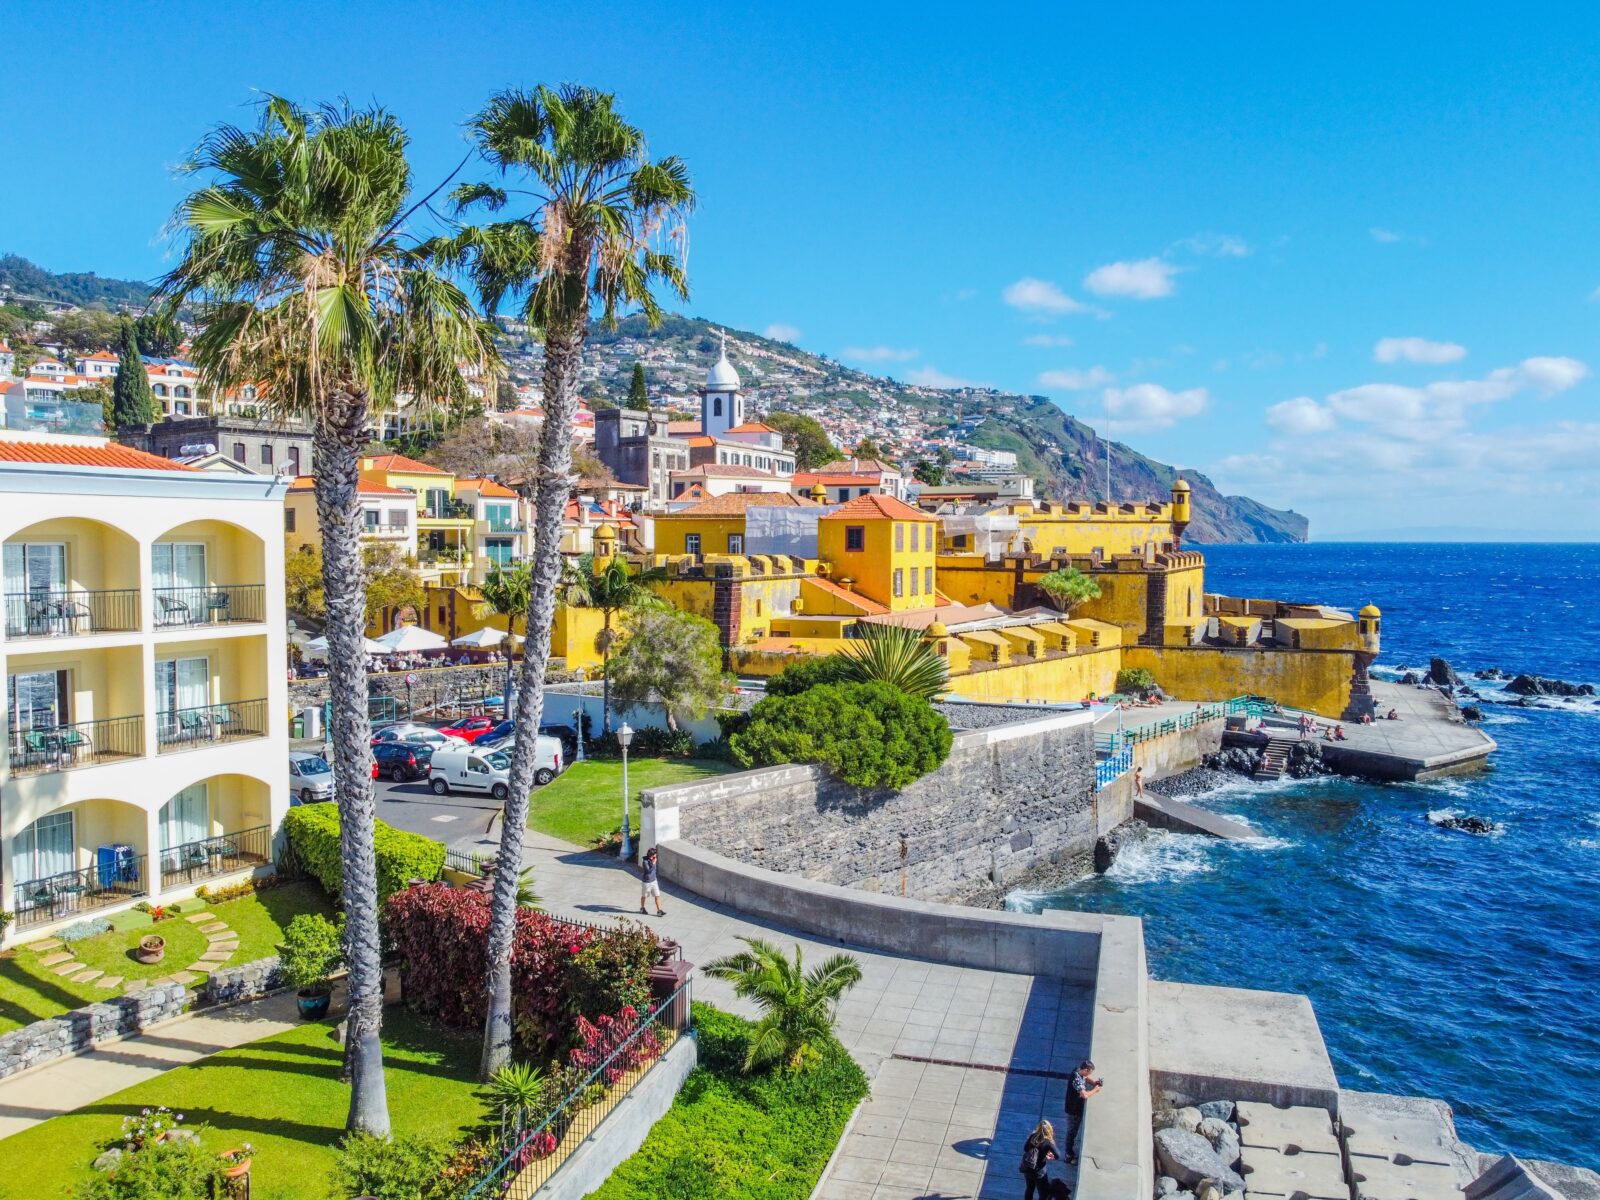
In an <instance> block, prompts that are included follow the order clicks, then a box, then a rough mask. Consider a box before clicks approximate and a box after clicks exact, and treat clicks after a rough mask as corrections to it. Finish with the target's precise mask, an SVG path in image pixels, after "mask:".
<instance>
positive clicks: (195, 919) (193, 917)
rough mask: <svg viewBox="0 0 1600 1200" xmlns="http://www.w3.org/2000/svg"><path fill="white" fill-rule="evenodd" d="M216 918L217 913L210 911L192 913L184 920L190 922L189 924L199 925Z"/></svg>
mask: <svg viewBox="0 0 1600 1200" xmlns="http://www.w3.org/2000/svg"><path fill="white" fill-rule="evenodd" d="M216 919H217V915H216V914H215V913H208V912H202V913H191V914H189V915H188V916H187V917H185V918H184V920H185V921H187V922H189V924H191V925H198V924H200V922H202V921H215V920H216Z"/></svg>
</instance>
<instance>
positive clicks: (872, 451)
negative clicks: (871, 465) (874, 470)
mask: <svg viewBox="0 0 1600 1200" xmlns="http://www.w3.org/2000/svg"><path fill="white" fill-rule="evenodd" d="M853 453H854V454H855V456H856V457H857V458H882V457H883V447H882V446H880V445H878V443H877V442H875V441H873V440H872V439H871V438H869V437H864V438H862V439H861V440H860V441H859V442H857V443H856V448H855V450H854V451H853Z"/></svg>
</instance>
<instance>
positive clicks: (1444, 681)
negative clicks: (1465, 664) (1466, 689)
mask: <svg viewBox="0 0 1600 1200" xmlns="http://www.w3.org/2000/svg"><path fill="white" fill-rule="evenodd" d="M1428 682H1429V683H1436V684H1438V685H1439V686H1440V687H1455V686H1456V684H1458V683H1460V682H1461V677H1460V676H1459V675H1457V674H1456V672H1455V668H1454V667H1452V666H1451V665H1450V664H1449V663H1448V662H1446V661H1445V660H1444V659H1442V658H1436V659H1433V660H1432V661H1431V662H1429V663H1428Z"/></svg>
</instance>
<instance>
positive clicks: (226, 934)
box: [206, 929, 239, 942]
mask: <svg viewBox="0 0 1600 1200" xmlns="http://www.w3.org/2000/svg"><path fill="white" fill-rule="evenodd" d="M238 937H239V935H238V934H237V933H235V932H234V931H233V930H231V929H224V930H223V931H222V932H221V933H208V934H206V941H208V942H231V941H237V940H238Z"/></svg>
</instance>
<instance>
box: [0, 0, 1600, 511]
mask: <svg viewBox="0 0 1600 1200" xmlns="http://www.w3.org/2000/svg"><path fill="white" fill-rule="evenodd" d="M1202 8H1203V9H1204V11H1200V10H1201V9H1202ZM6 25H7V30H8V37H7V39H6V41H7V44H8V45H9V46H11V47H12V48H13V51H14V52H20V50H21V49H22V48H24V47H27V48H30V49H32V50H37V51H39V52H40V53H41V54H45V55H47V56H48V57H49V58H50V60H51V61H56V62H65V63H70V64H75V65H73V66H71V67H70V69H68V70H67V72H66V74H65V75H64V76H61V75H53V73H52V76H53V80H54V81H53V82H51V83H50V84H49V86H42V84H43V82H44V80H45V78H46V77H45V76H44V75H41V74H38V73H35V72H32V71H30V70H27V69H23V66H22V60H21V59H20V58H15V59H14V61H13V69H12V70H9V71H7V72H5V73H4V74H3V75H0V161H4V162H6V163H7V164H9V166H10V167H11V171H10V172H9V180H10V185H9V186H7V187H5V188H3V189H0V249H10V250H14V251H16V252H19V253H22V254H24V255H27V256H28V257H30V258H33V259H35V260H36V261H38V262H40V263H43V264H45V265H47V266H50V267H52V268H54V269H57V270H69V269H87V270H97V271H100V272H102V273H105V274H115V275H126V276H133V277H150V276H153V275H155V274H157V273H159V271H160V270H161V269H162V264H163V256H164V247H163V245H162V242H161V240H160V237H159V233H160V229H161V225H162V222H163V221H164V219H165V217H166V216H167V214H168V213H169V211H170V210H171V207H172V205H173V204H174V202H175V201H176V199H177V198H178V196H179V195H180V193H181V185H180V183H179V182H178V181H176V180H175V179H174V178H173V176H172V172H171V164H173V163H175V162H177V161H178V160H179V159H180V158H181V157H182V156H183V154H184V152H185V151H186V150H187V149H188V147H189V146H190V145H191V144H192V143H193V142H194V140H195V139H196V138H197V137H198V136H199V135H200V133H202V132H203V131H204V129H205V128H206V127H207V126H208V125H209V124H210V123H212V122H215V121H218V120H222V119H245V118H246V117H247V116H248V112H247V110H246V109H244V108H243V107H242V106H244V105H246V104H247V103H248V101H249V100H250V98H251V95H252V89H264V90H275V91H280V92H283V93H285V94H287V95H290V96H293V97H295V98H297V99H301V100H308V101H311V100H318V99H323V98H332V97H336V96H338V95H341V94H345V95H348V96H350V97H351V98H353V99H355V100H357V101H365V100H368V99H375V100H379V101H381V102H383V103H385V104H387V105H389V106H390V107H391V108H393V109H394V110H395V111H396V112H398V113H399V114H400V115H401V117H402V118H404V120H405V121H406V122H407V124H408V126H409V127H410V129H411V131H412V134H413V138H414V146H415V150H414V161H415V165H416V171H417V177H418V179H419V181H421V182H426V183H428V184H429V185H430V186H431V183H432V182H433V181H434V180H435V179H437V178H438V177H440V176H442V175H443V174H445V173H446V172H448V171H449V170H450V169H451V168H452V167H454V165H455V163H456V161H457V160H458V159H459V158H460V156H461V154H462V153H463V152H464V150H465V145H464V141H463V136H462V132H461V124H462V121H463V120H464V119H465V118H466V117H467V116H468V115H469V114H470V113H471V112H472V111H473V110H474V109H475V108H476V107H477V106H478V105H479V104H480V103H481V101H482V100H483V98H484V97H485V96H486V95H487V94H488V93H489V92H491V91H492V90H494V89H496V88H498V87H501V86H505V85H507V84H529V83H534V82H559V81H562V80H576V81H580V82H585V83H590V84H593V85H595V86H599V87H603V88H607V89H610V90H613V91H615V92H617V93H618V95H619V98H620V102H621V104H622V106H623V109H624V111H625V112H626V113H627V114H628V116H629V117H630V118H631V119H632V120H634V121H635V122H636V123H637V124H639V125H641V126H642V127H643V128H644V129H645V130H646V131H647V132H648V134H649V135H650V137H651V141H652V145H653V147H654V148H655V149H656V150H657V151H658V152H663V153H664V152H669V151H670V152H675V153H679V154H681V155H683V156H684V157H685V158H686V159H687V160H688V162H689V164H690V166H691V169H692V171H693V174H694V177H695V181H696V184H697V186H698V188H699V191H700V194H701V197H702V204H701V207H700V209H699V211H698V213H697V214H696V216H695V218H694V220H693V223H692V225H691V251H690V273H691V281H692V285H693V289H694V297H693V300H692V301H691V303H690V304H689V305H688V306H687V308H688V310H689V311H691V312H694V313H696V314H699V315H702V316H706V317H709V318H711V319H713V320H717V321H723V322H727V323H729V324H731V325H735V326H740V327H745V328H751V329H756V330H765V329H768V328H769V327H772V328H777V329H779V330H780V331H787V332H789V333H790V335H791V336H792V337H793V338H794V340H795V341H796V342H797V344H798V345H800V346H802V347H804V348H806V349H810V350H816V351H821V352H823V353H827V354H829V355H832V356H835V357H838V358H841V359H843V360H844V361H847V362H852V363H853V364H854V365H858V366H862V367H865V368H867V369H873V370H878V371H882V372H885V373H889V374H893V375H895V376H896V377H898V378H908V379H920V380H924V381H929V382H939V381H941V380H944V379H961V380H973V381H979V382H987V383H993V384H996V385H998V386H1003V387H1007V388H1014V389H1018V390H1026V391H1040V392H1044V393H1046V394H1049V395H1051V396H1053V397H1054V398H1056V399H1057V400H1058V401H1059V402H1060V403H1062V405H1063V406H1064V407H1066V408H1067V409H1068V410H1069V411H1071V412H1073V413H1075V414H1077V415H1079V416H1080V417H1082V418H1084V419H1085V420H1089V421H1092V422H1093V423H1096V424H1097V425H1099V426H1101V427H1102V428H1108V429H1110V430H1112V431H1113V432H1114V433H1115V434H1116V435H1117V436H1119V437H1121V438H1123V439H1124V440H1126V441H1128V442H1130V443H1131V444H1132V445H1134V446H1135V447H1137V448H1138V449H1140V450H1143V451H1145V452H1147V453H1149V454H1151V455H1154V456H1156V457H1158V458H1162V459H1165V460H1167V461H1172V462H1176V463H1179V464H1180V465H1184V466H1192V467H1195V468H1198V469H1201V470H1204V471H1206V472H1208V473H1210V474H1211V475H1212V476H1213V478H1214V479H1215V480H1216V481H1217V482H1218V484H1219V485H1221V486H1223V487H1224V488H1225V489H1226V490H1230V491H1244V492H1248V493H1249V494H1251V495H1254V496H1256V497H1258V498H1260V499H1262V500H1265V501H1267V502H1269V503H1273V504H1280V505H1286V506H1287V505H1292V506H1294V507H1296V508H1297V509H1299V510H1300V511H1302V512H1306V513H1309V514H1310V515H1311V517H1312V520H1313V532H1314V535H1317V536H1337V535H1341V534H1344V535H1349V534H1374V533H1376V534H1381V533H1383V532H1384V531H1386V530H1399V531H1407V532H1411V531H1416V530H1427V529H1445V528H1451V529H1462V528H1465V529H1471V530H1475V531H1487V532H1491V533H1492V532H1505V533H1508V534H1511V535H1513V536H1527V535H1535V534H1537V535H1544V536H1549V535H1556V536H1569V537H1593V536H1594V529H1595V528H1596V526H1597V525H1600V521H1597V518H1600V416H1597V414H1596V411H1595V400H1596V397H1597V396H1600V380H1597V378H1596V374H1595V372H1596V371H1597V370H1600V344H1597V343H1600V338H1597V330H1600V298H1597V297H1600V237H1597V231H1600V195H1597V185H1600V167H1597V164H1600V69H1597V68H1600V22H1597V21H1595V20H1594V14H1593V10H1592V8H1589V7H1588V6H1586V5H1578V4H1573V5H1559V4H1547V5H1539V6H1536V7H1535V8H1534V9H1532V10H1529V9H1526V8H1520V9H1519V8H1516V7H1515V6H1505V5H1499V4H1497V5H1490V4H1463V5H1458V6H1453V7H1452V8H1451V9H1450V10H1449V13H1448V15H1446V14H1445V13H1444V11H1443V10H1440V9H1439V8H1438V6H1436V5H1423V4H1408V5H1399V4H1382V5H1354V4H1351V5H1341V6H1337V8H1336V9H1328V8H1312V7H1308V6H1301V5H1279V4H1271V5H1268V4H1260V5H1227V6H1197V5H1178V4H1173V5H1169V6H1160V5H1146V6H1137V7H1136V6H1113V5H1093V6H1089V5H1049V6H1045V5H1039V6H1009V5H991V6H987V7H983V8H981V9H974V8H972V7H971V6H966V5H962V6H957V5H943V4H937V3H921V4H916V5H892V6H891V5H887V4H883V5H862V4H852V5H829V4H812V5H805V6H795V5H791V6H768V5H751V6H737V7H735V6H718V5H663V4H659V3H657V4H630V3H617V2H610V3H606V4H594V5H571V6H560V7H559V8H558V7H557V6H545V5H539V6H536V5H532V4H522V5H494V4H459V3H458V4H425V3H390V4H383V5H377V4H366V3H355V2H346V3H339V4H332V5H329V4H326V3H323V4H318V5H302V4H297V3H287V2H286V3H278V4H273V5H265V4H232V5H216V4H207V5H198V4H195V5H191V4H185V3H169V4H164V5H162V6H160V7H159V9H156V8H152V7H146V6H144V5H137V4H130V5H122V4H111V3H88V4H81V5H75V6H71V7H70V8H69V7H68V6H64V5H59V4H55V3H36V2H33V0H21V2H17V0H13V2H12V3H10V4H8V5H7V21H6Z"/></svg>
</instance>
